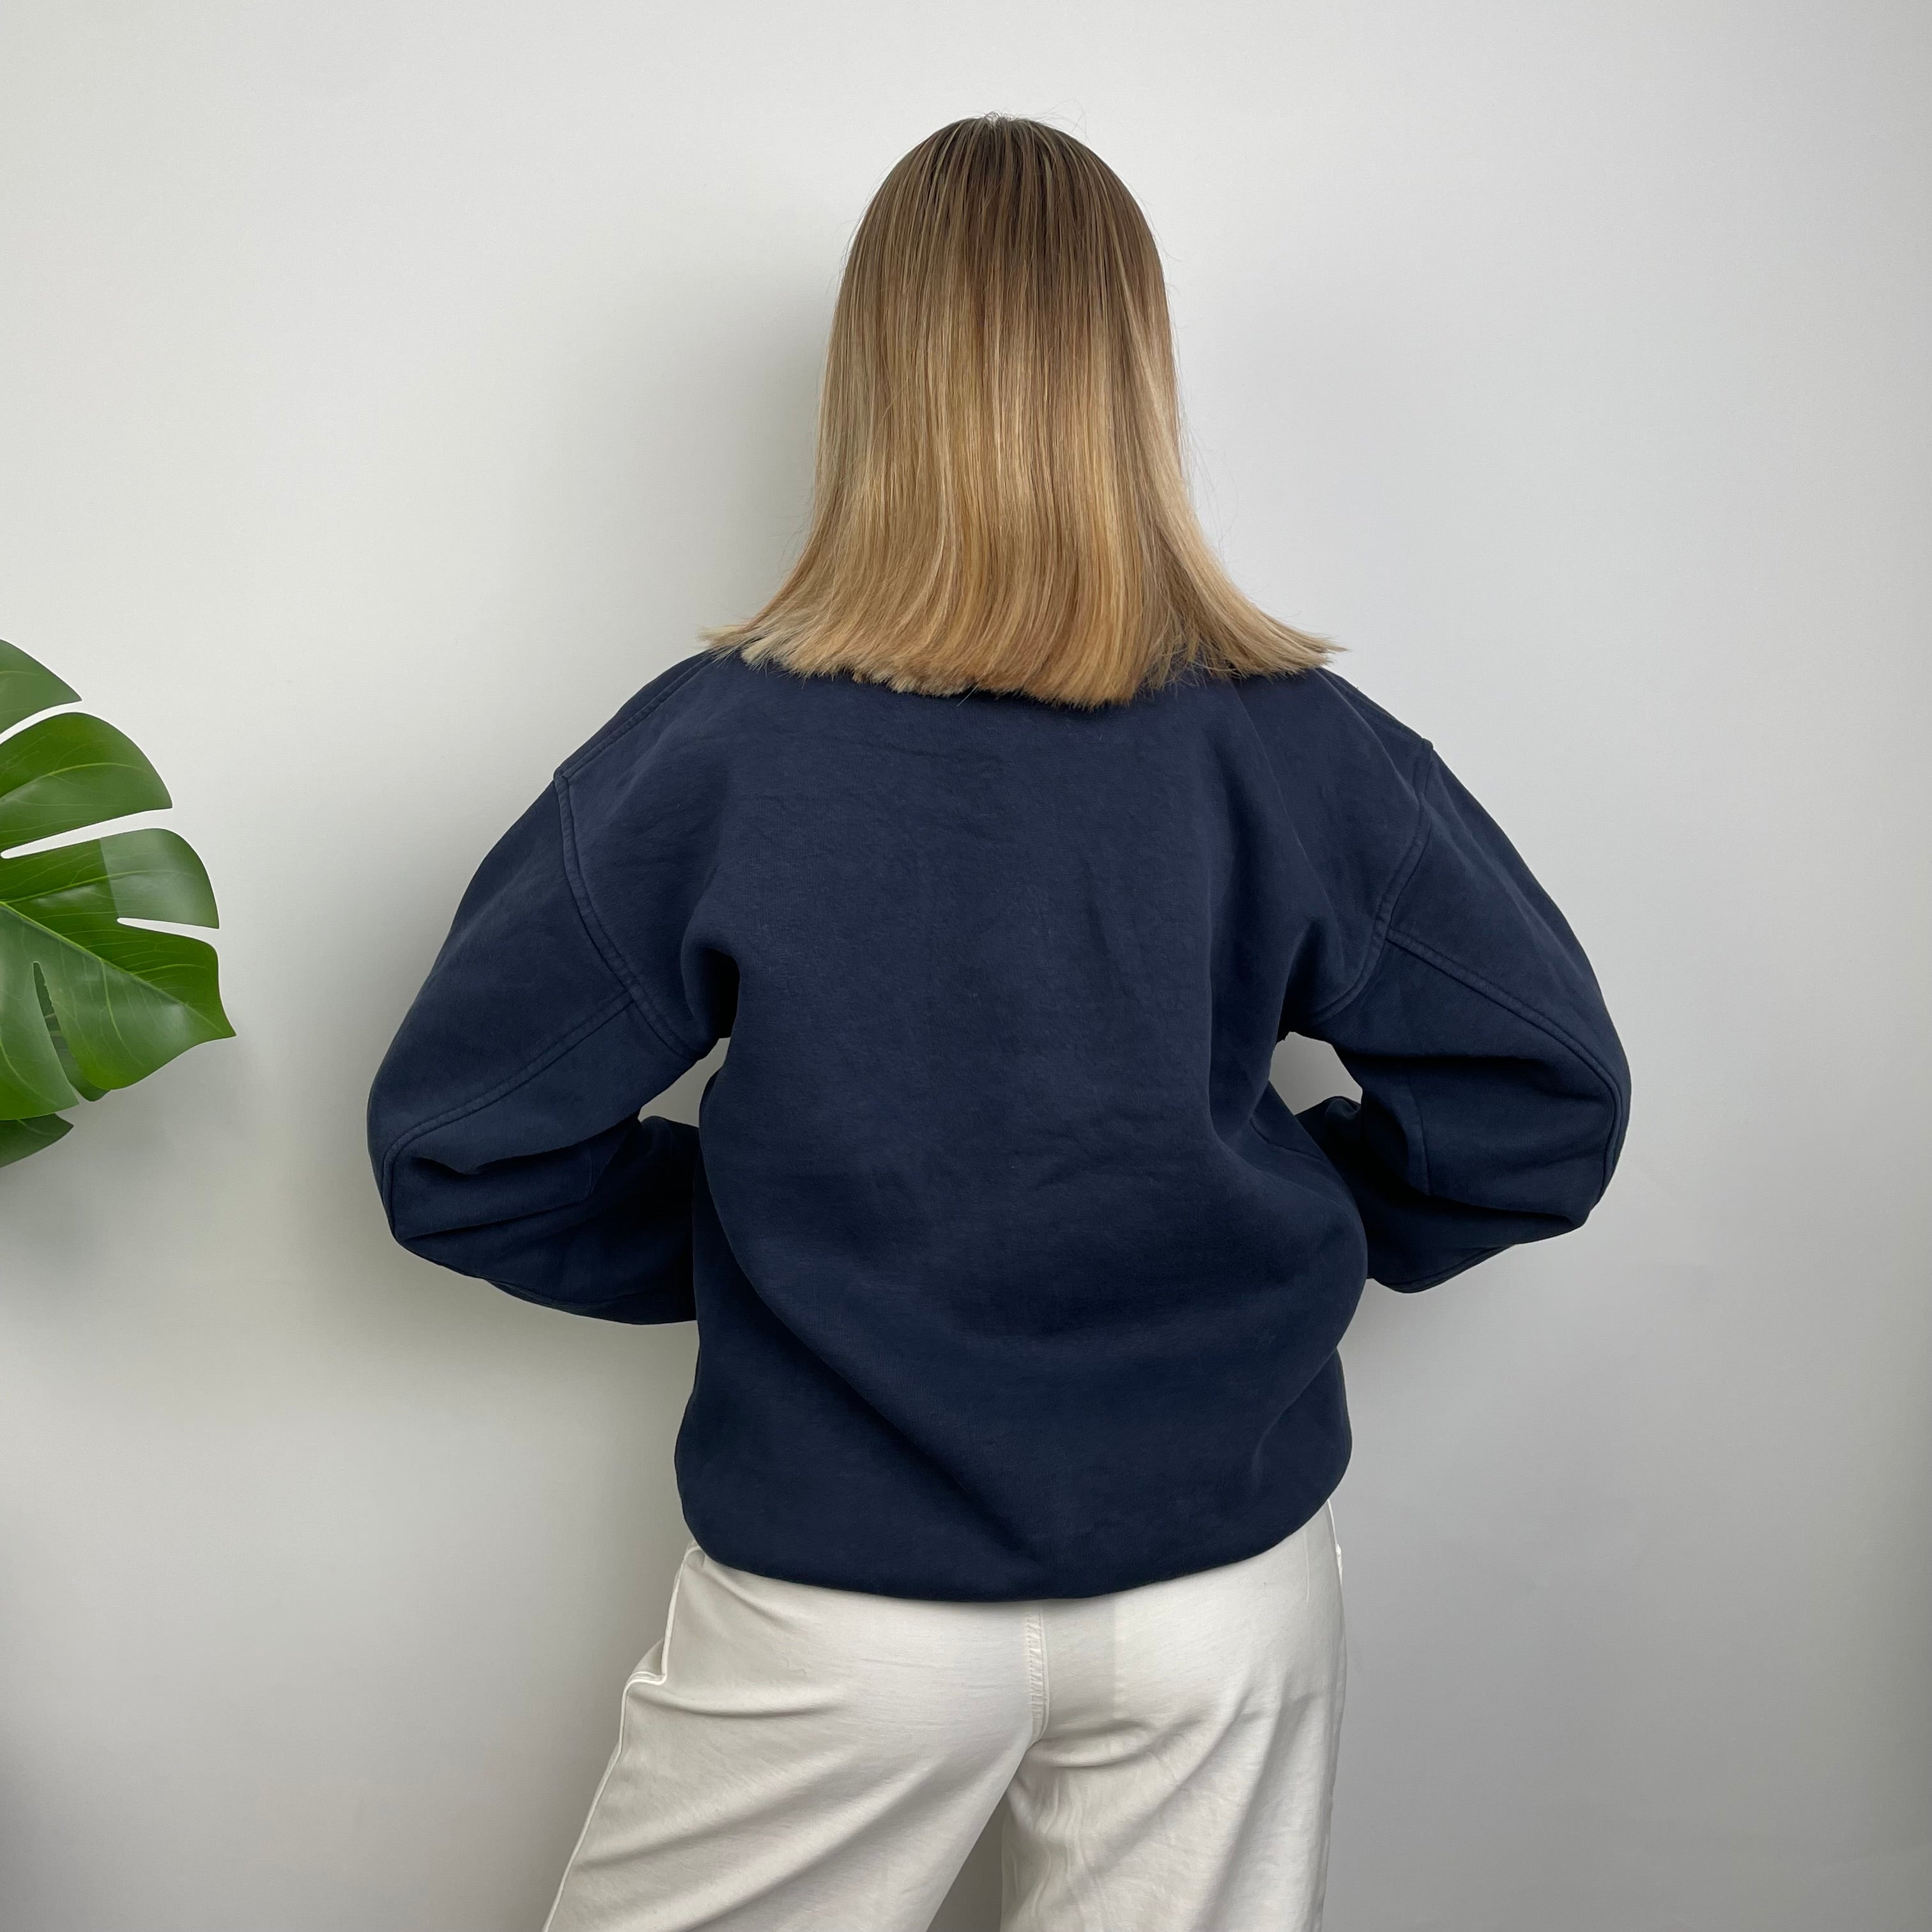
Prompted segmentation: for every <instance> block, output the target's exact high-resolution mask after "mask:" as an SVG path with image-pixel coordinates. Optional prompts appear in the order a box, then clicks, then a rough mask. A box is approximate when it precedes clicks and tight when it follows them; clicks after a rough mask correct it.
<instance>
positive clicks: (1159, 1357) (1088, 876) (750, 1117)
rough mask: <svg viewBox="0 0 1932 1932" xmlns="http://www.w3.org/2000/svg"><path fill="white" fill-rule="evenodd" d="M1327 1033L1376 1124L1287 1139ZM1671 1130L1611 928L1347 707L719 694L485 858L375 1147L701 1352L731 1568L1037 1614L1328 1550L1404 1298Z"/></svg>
mask: <svg viewBox="0 0 1932 1932" xmlns="http://www.w3.org/2000/svg"><path fill="white" fill-rule="evenodd" d="M1290 1032H1295V1033H1298V1034H1304V1035H1307V1036H1309V1037H1313V1038H1315V1039H1318V1040H1327V1041H1329V1042H1330V1043H1332V1044H1333V1046H1334V1048H1335V1049H1336V1051H1337V1054H1338V1055H1339V1056H1340V1059H1341V1061H1342V1063H1343V1065H1344V1066H1345V1067H1346V1068H1347V1070H1348V1071H1349V1075H1350V1076H1351V1078H1352V1079H1354V1080H1355V1082H1358V1083H1359V1085H1360V1087H1361V1100H1359V1102H1358V1101H1356V1100H1349V1099H1345V1098H1337V1099H1334V1100H1327V1101H1325V1102H1324V1103H1322V1105H1320V1106H1316V1107H1314V1108H1312V1109H1309V1110H1308V1111H1307V1112H1304V1113H1303V1114H1301V1115H1299V1116H1298V1115H1295V1114H1293V1113H1292V1112H1290V1111H1289V1108H1288V1107H1287V1106H1286V1103H1284V1102H1283V1100H1282V1099H1281V1098H1280V1096H1279V1095H1278V1094H1277V1093H1276V1091H1274V1088H1272V1087H1271V1085H1269V1079H1268V1076H1269V1067H1270V1060H1271V1055H1272V1054H1273V1052H1274V1049H1275V1047H1276V1046H1277V1043H1278V1042H1279V1041H1280V1040H1282V1039H1283V1037H1285V1036H1286V1035H1287V1034H1289V1033H1290ZM727 1035H728V1036H729V1037H730V1049H729V1051H728V1052H727V1054H726V1055H725V1057H724V1061H723V1064H721V1066H720V1067H718V1070H716V1071H715V1073H712V1076H710V1078H709V1081H708V1082H706V1086H705V1088H704V1091H703V1100H702V1103H701V1105H700V1109H699V1124H698V1126H697V1127H691V1126H689V1125H688V1124H684V1123H682V1122H676V1121H670V1120H667V1119H665V1118H661V1117H659V1116H656V1115H645V1116H643V1118H640V1114H641V1112H642V1109H643V1108H644V1107H645V1106H647V1105H648V1104H649V1103H650V1102H651V1101H652V1100H653V1099H654V1098H655V1097H656V1096H658V1095H659V1094H662V1093H663V1091H664V1090H665V1088H667V1087H669V1086H670V1085H671V1083H672V1082H673V1081H675V1080H676V1079H677V1078H678V1077H679V1076H680V1075H681V1074H682V1073H685V1071H686V1070H688V1068H690V1067H691V1066H693V1065H694V1064H695V1063H696V1062H697V1061H699V1060H700V1059H702V1058H703V1057H704V1056H705V1055H706V1054H707V1053H709V1052H710V1051H711V1050H712V1048H713V1047H714V1046H715V1045H716V1044H717V1043H718V1041H719V1040H722V1039H724V1037H726V1036H727ZM1628 1092H1629V1076H1628V1070H1627V1068H1626V1066H1625V1059H1624V1055H1623V1053H1622V1049H1621V1048H1620V1046H1619V1043H1618V1040H1617V1037H1616V1032H1615V1031H1614V1029H1613V1027H1612V1025H1611V1022H1610V1017H1609V1016H1608V1014H1607V1013H1606V1011H1605V1010H1604V1002H1603V999H1602V997H1601V994H1600V992H1599V991H1598V986H1597V983H1596V980H1595V977H1594V975H1593V974H1592V971H1591V969H1590V967H1589V963H1588V962H1587V961H1586V959H1585V957H1584V955H1583V951H1582V950H1581V948H1580V947H1579V946H1578V944H1577V940H1576V938H1575V937H1574V935H1573V934H1572V933H1571V930H1570V928H1569V926H1568V925H1567V924H1566V923H1565V920H1564V919H1563V917H1562V914H1561V913H1559V911H1558V910H1557V909H1556V907H1555V905H1553V904H1552V903H1551V901H1550V898H1549V897H1548V896H1547V895H1546V894H1545V893H1544V891H1543V890H1542V889H1541V887H1540V886H1538V883H1537V882H1536V880H1535V879H1534V878H1533V877H1532V876H1531V874H1530V873H1529V870H1528V868H1526V866H1525V865H1524V864H1523V860H1522V859H1521V858H1520V856H1518V855H1517V852H1516V851H1515V850H1514V848H1513V847H1511V844H1510V843H1509V841H1508V839H1507V838H1505V836H1504V835H1503V833H1502V832H1501V831H1500V830H1499V829H1498V827H1497V826H1496V824H1495V823H1494V822H1493V820H1491V819H1490V817H1489V816H1488V815H1487V814H1486V813H1485V812H1484V810H1483V809H1482V808H1481V806H1480V805H1478V803H1477V802H1476V801H1475V799H1473V798H1472V796H1470V795H1469V793H1468V792H1467V791H1466V790H1464V788H1463V786H1462V785H1461V784H1459V783H1458V782H1457V780H1456V779H1455V778H1454V777H1453V776H1452V775H1451V773H1450V772H1449V771H1448V769H1447V768H1446V767H1445V765H1444V764H1443V763H1442V760H1441V759H1440V758H1439V757H1438V756H1437V755H1436V752H1435V751H1434V749H1433V747H1432V746H1431V745H1430V744H1429V742H1427V740H1426V739H1423V738H1421V737H1420V736H1418V735H1417V734H1416V733H1414V732H1413V731H1412V730H1409V729H1408V728H1407V727H1405V726H1403V724H1400V723H1399V722H1397V720H1396V719H1394V718H1392V717H1391V716H1390V715H1388V712H1385V711H1383V710H1382V709H1380V708H1379V707H1378V706H1376V705H1375V704H1373V703H1371V702H1370V700H1368V699H1367V698H1366V697H1364V696H1363V695H1362V694H1361V693H1360V692H1359V691H1357V690H1355V688H1353V687H1352V685H1349V683H1348V682H1346V681H1345V680H1344V679H1342V678H1340V677H1338V676H1335V675H1334V674H1333V673H1329V672H1326V671H1314V672H1307V673H1300V674H1298V675H1293V676H1277V677H1265V678H1250V679H1238V680H1233V681H1228V680H1223V679H1213V678H1210V677H1206V676H1199V677H1190V678H1188V679H1184V680H1183V681H1181V682H1178V683H1176V684H1174V685H1170V686H1169V687H1167V688H1165V689H1163V690H1161V691H1152V692H1145V693H1143V694H1142V695H1141V696H1140V697H1137V698H1136V700H1134V701H1133V703H1130V704H1127V705H1124V706H1115V707H1112V708H1109V709H1102V710H1098V711H1080V710H1076V709H1071V708H1068V707H1064V706H1052V705H1047V704H1042V703H1037V702H1035V701H1034V700H1031V699H1027V698H1023V697H998V696H992V695H988V694H976V695H972V696H968V697H956V698H938V697H926V696H922V695H919V694H912V693H907V692H901V691H892V690H890V689H889V688H886V687H884V686H883V685H875V684H870V683H865V682H859V681H857V680H856V679H852V678H850V677H845V676H837V677H800V676H796V675H794V674H793V673H790V672H787V671H785V670H781V669H779V668H777V667H770V666H762V665H754V664H746V663H745V661H743V660H742V658H738V657H736V656H734V655H718V654H716V653H714V652H709V651H706V652H698V653H697V654H695V655H693V656H691V657H689V658H685V659H684V660H683V661H682V662H680V663H679V664H674V665H673V666H672V667H671V668H670V670H667V671H666V672H665V673H664V674H663V675H662V676H659V677H658V678H656V679H654V680H652V682H650V683H649V684H648V685H646V686H645V688H643V690H642V691H640V692H639V693H638V694H637V696H636V697H634V699H632V700H631V702H630V703H628V704H627V705H626V706H625V707H624V709H622V711H620V712H619V713H618V714H617V715H616V717H615V718H613V719H612V720H611V721H610V723H609V724H607V725H606V726H605V727H604V729H603V730H601V731H599V732H598V733H597V734H596V736H595V737H593V738H592V739H590V740H589V742H588V743H587V744H586V745H584V746H583V748H581V749H580V750H579V751H577V753H576V754H574V756H572V757H570V758H569V759H568V760H566V761H565V763H564V764H563V765H562V766H561V768H560V769H559V770H558V772H557V773H556V778H555V780H554V781H553V783H552V784H550V787H548V788H547V790H545V791H544V793H543V795H542V796H541V797H540V798H538V799H537V800H536V801H535V802H534V803H533V804H532V805H531V806H530V808H529V810H528V811H526V812H525V813H524V814H523V816H522V817H521V818H520V819H519V820H517V823H515V824H514V826H511V829H509V831H508V832H507V833H506V834H505V835H504V836H503V838H502V839H501V840H500V841H499V843H498V844H497V845H496V847H495V849H494V850H492V851H491V852H490V854H489V855H488V856H487V858H486V859H484V862H483V865H482V866H481V869H480V870H479V871H478V873H477V874H476V876H475V878H474V880H472V883H470V886H469V889H468V890H467V892H466V893H465V894H464V895H463V899H462V901H461V904H460V906H459V907H458V910H457V913H456V917H455V923H454V926H452V929H451V932H450V933H449V938H448V939H447V940H446V942H445V944H444V945H443V948H442V950H441V951H440V953H439V954H438V955H437V959H436V961H435V962H434V965H433V966H432V968H431V971H430V974H429V977H428V980H427V981H426V983H425V985H424V986H423V987H422V991H421V992H420V993H419V995H417V998H416V1001H415V1003H414V1004H413V1006H412V1007H410V1011H409V1013H408V1014H407V1017H406V1018H405V1019H404V1022H403V1025H402V1027H401V1031H399V1032H398V1035H397V1037H396V1039H395V1043H394V1044H393V1045H392V1046H391V1048H390V1049H389V1053H388V1055H386V1058H385V1059H384V1061H383V1064H382V1067H381V1069H380V1072H379V1073H378V1074H377V1079H376V1082H375V1085H374V1091H373V1093H372V1094H371V1099H370V1108H369V1140H370V1150H371V1157H372V1159H373V1160H374V1164H375V1168H376V1171H377V1176H378V1179H379V1184H380V1189H381V1193H382V1197H383V1205H384V1207H385V1208H386V1212H387V1214H388V1216H389V1223H390V1226H391V1227H392V1229H393V1230H394V1232H395V1236H396V1238H397V1239H398V1241H401V1243H402V1244H404V1246H405V1247H407V1248H410V1249H411V1250H413V1251H414V1252H415V1253H417V1254H419V1255H421V1256H425V1257H426V1258H428V1259H430V1260H431V1261H434V1262H440V1263H441V1264H443V1265H444V1266H445V1267H446V1268H454V1269H455V1270H457V1271H459V1272H460V1273H462V1274H468V1275H473V1276H476V1277H481V1279H482V1280H486V1281H489V1282H491V1283H495V1284H496V1286H498V1287H499V1288H502V1289H505V1290H507V1291H508V1292H509V1293H511V1294H512V1295H519V1296H521V1297H522V1298H524V1299H526V1300H527V1301H534V1302H538V1303H541V1304H546V1305H547V1306H548V1307H553V1308H557V1309H562V1310H568V1311H570V1312H571V1313H576V1314H580V1315H588V1316H599V1317H601V1318H603V1319H606V1320H609V1321H615V1322H684V1321H690V1320H693V1319H695V1321H696V1322H697V1332H698V1343H699V1346H698V1358H697V1374H696V1378H695V1380H694V1385H693V1388H692V1390H691V1396H690V1399H689V1402H688V1405H687V1407H686V1409H685V1415H684V1418H683V1421H682V1427H681V1428H680V1430H679V1435H678V1438H677V1444H676V1458H675V1460H676V1473H677V1478H678V1484H679V1494H680V1497H681V1499H682V1504H683V1507H684V1514H685V1522H686V1523H687V1525H688V1527H689V1529H690V1532H691V1535H693V1536H694V1538H696V1539H697V1541H698V1542H699V1544H700V1545H701V1546H702V1547H703V1549H704V1550H706V1551H707V1552H708V1553H710V1554H711V1555H712V1556H715V1557H716V1558H717V1559H718V1560H719V1561H720V1562H723V1563H726V1564H728V1565H733V1566H735V1567H736V1568H740V1569H744V1570H748V1571H754V1572H757V1573H758V1574H763V1575H765V1576H769V1577H778V1578H783V1579H788V1580H793V1581H795V1582H799V1583H817V1584H823V1585H828V1586H832V1587H833V1588H837V1589H850V1590H862V1591H867V1592H872V1593H874V1594H877V1595H886V1596H904V1597H919V1598H939V1599H946V1600H953V1601H975V1600H977V1601H1006V1600H1016V1599H1021V1598H1043V1597H1079V1596H1091V1595H1100V1594H1101V1593H1103V1592H1109V1591H1114V1590H1119V1589H1127V1588H1130V1587H1131V1586H1135V1585H1137V1584H1141V1583H1150V1582H1154V1581H1157V1580H1161V1579H1163V1578H1166V1577H1175V1576H1180V1575H1184V1574H1190V1573H1192V1572H1193V1571H1199V1570H1204V1569H1207V1568H1211V1567H1213V1566H1215V1565H1221V1564H1226V1563H1229V1562H1237V1561H1238V1560H1240V1559H1242V1558H1244V1557H1246V1556H1251V1555H1253V1554H1255V1553H1258V1552H1259V1551H1261V1550H1265V1549H1267V1548H1268V1547H1270V1546H1271V1545H1272V1544H1275V1543H1277V1542H1278V1541H1280V1540H1281V1539H1282V1538H1285V1537H1286V1536H1288V1535H1290V1534H1292V1532H1294V1531H1295V1530H1296V1529H1298V1528H1299V1527H1300V1526H1301V1525H1302V1524H1304V1523H1306V1522H1307V1521H1308V1520H1309V1519H1310V1517H1313V1515H1314V1514H1315V1513H1316V1511H1318V1510H1319V1509H1320V1508H1321V1507H1322V1504H1323V1502H1325V1501H1326V1499H1328V1496H1329V1494H1330V1493H1331V1491H1332V1490H1334V1487H1335V1486H1336V1484H1337V1482H1338V1481H1340V1478H1341V1475H1342V1472H1343V1469H1344V1467H1345V1466H1346V1463H1347V1460H1348V1457H1349V1424H1348V1418H1347V1412H1346V1404H1345V1401H1344V1396H1343V1376H1342V1365H1341V1362H1340V1357H1339V1355H1338V1354H1337V1346H1338V1344H1339V1343H1340V1341H1341V1339H1342V1336H1343V1331H1345V1330H1346V1328H1347V1327H1348V1325H1349V1319H1350V1317H1351V1316H1352V1314H1353V1313H1354V1312H1355V1307H1356V1304H1357V1303H1358V1300H1359V1299H1360V1297H1361V1292H1362V1289H1363V1284H1364V1280H1365V1278H1367V1277H1373V1278H1374V1279H1375V1280H1378V1281H1380V1282H1383V1283H1386V1284H1388V1286H1390V1287H1391V1288H1397V1289H1424V1288H1428V1287H1430V1286H1433V1285H1434V1284H1436V1283H1439V1282H1442V1281H1445V1280H1448V1278H1449V1277H1451V1276H1452V1275H1454V1274H1458V1273H1460V1271H1463V1269H1466V1268H1470V1267H1472V1266H1473V1265H1475V1263H1477V1262H1480V1261H1481V1260H1483V1259H1484V1258H1485V1257H1487V1256H1490V1255H1493V1254H1495V1253H1497V1252H1498V1251H1499V1250H1502V1249H1503V1248H1505V1247H1509V1246H1511V1245H1512V1244H1515V1243H1517V1242H1523V1241H1537V1240H1540V1239H1542V1238H1544V1237H1546V1236H1549V1235H1557V1234H1561V1233H1562V1232H1565V1230H1567V1229H1574V1228H1575V1227H1577V1226H1578V1225H1579V1224H1580V1223H1581V1222H1582V1221H1583V1219H1584V1217H1586V1215H1587V1214H1589V1211H1590V1210H1591V1208H1592V1207H1593V1206H1594V1205H1595V1203H1596V1202H1597V1201H1598V1199H1599V1197H1600V1196H1601V1195H1602V1193H1603V1192H1604V1188H1605V1187H1606V1186H1607V1184H1608V1182H1609V1180H1610V1174H1611V1171H1612V1169H1613V1166H1615V1163H1616V1158H1617V1155H1618V1152H1619V1148H1620V1147H1621V1145H1622V1139H1623V1135H1624V1128H1625V1120H1626V1118H1627V1114H1628Z"/></svg>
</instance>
